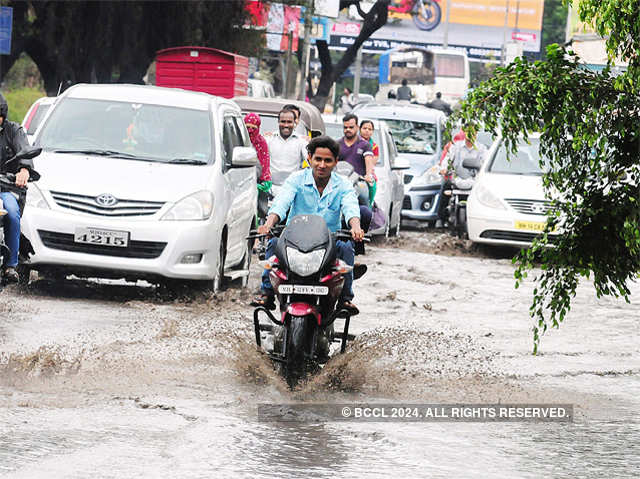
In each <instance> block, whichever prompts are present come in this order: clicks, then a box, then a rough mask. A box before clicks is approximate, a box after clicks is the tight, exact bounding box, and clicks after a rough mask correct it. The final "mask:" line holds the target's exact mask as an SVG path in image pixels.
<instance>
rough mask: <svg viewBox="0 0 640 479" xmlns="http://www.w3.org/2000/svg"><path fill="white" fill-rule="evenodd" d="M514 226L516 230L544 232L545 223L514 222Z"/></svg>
mask: <svg viewBox="0 0 640 479" xmlns="http://www.w3.org/2000/svg"><path fill="white" fill-rule="evenodd" d="M514 226H515V228H516V229H517V230H527V231H544V228H545V226H547V223H545V222H541V221H516V222H515V225H514Z"/></svg>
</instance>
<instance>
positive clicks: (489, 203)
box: [474, 183, 507, 210]
mask: <svg viewBox="0 0 640 479" xmlns="http://www.w3.org/2000/svg"><path fill="white" fill-rule="evenodd" d="M474 190H475V194H476V198H478V201H479V202H480V203H481V204H482V205H484V206H486V207H488V208H493V209H494V210H506V209H507V208H505V206H504V204H503V203H502V201H500V199H499V198H498V197H497V196H496V195H494V194H493V193H491V191H489V188H487V187H486V186H484V185H483V184H482V183H480V184H476V185H475V187H474Z"/></svg>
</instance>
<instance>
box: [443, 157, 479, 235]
mask: <svg viewBox="0 0 640 479" xmlns="http://www.w3.org/2000/svg"><path fill="white" fill-rule="evenodd" d="M462 166H464V167H465V168H467V169H468V170H470V171H471V176H472V177H473V178H475V176H476V174H477V173H478V171H479V170H480V167H481V166H482V162H481V161H479V160H478V159H475V158H474V159H470V158H467V159H465V160H464V161H463V162H462ZM470 193H471V188H469V189H461V188H456V187H455V182H454V183H452V184H451V185H450V187H449V189H445V190H444V191H443V194H445V195H447V196H450V197H451V199H450V200H449V204H448V205H447V209H446V211H447V218H448V222H449V231H450V233H451V234H452V235H454V236H457V237H458V238H461V239H463V238H467V237H468V231H467V199H468V198H469V194H470Z"/></svg>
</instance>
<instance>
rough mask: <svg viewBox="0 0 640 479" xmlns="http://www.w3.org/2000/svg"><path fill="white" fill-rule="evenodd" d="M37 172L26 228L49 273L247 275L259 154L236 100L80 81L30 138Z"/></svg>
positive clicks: (36, 264) (214, 279) (216, 279)
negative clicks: (36, 153) (35, 148)
mask: <svg viewBox="0 0 640 479" xmlns="http://www.w3.org/2000/svg"><path fill="white" fill-rule="evenodd" d="M35 144H36V145H37V146H41V147H42V148H43V152H42V154H41V155H40V156H39V157H38V158H37V159H36V160H35V161H34V163H35V168H36V169H37V170H38V171H39V172H40V173H41V174H42V180H41V181H40V182H38V184H37V185H35V184H34V185H32V186H30V187H29V195H28V196H27V208H26V209H25V214H24V218H23V222H22V227H23V228H22V229H23V232H24V233H25V235H26V236H27V237H28V238H29V239H30V241H31V244H32V245H33V248H34V250H35V255H33V257H32V260H31V266H32V267H33V268H34V269H36V270H38V271H45V272H48V271H51V274H52V275H53V276H61V275H63V274H76V275H80V276H91V277H96V276H97V277H111V278H126V279H137V278H152V279H153V278H174V279H197V280H206V281H209V282H210V285H211V288H212V289H213V290H217V289H220V286H221V284H222V281H223V279H224V277H243V278H244V281H243V282H244V283H245V284H246V277H247V276H248V273H249V262H250V260H251V250H250V249H249V244H248V241H247V240H246V237H247V235H248V233H249V230H250V228H251V225H252V224H253V218H254V216H255V212H256V201H257V190H256V169H255V165H256V161H257V160H256V152H255V150H254V149H253V147H252V146H251V142H250V140H249V135H248V133H247V131H246V128H245V126H244V122H243V121H242V115H241V113H240V108H239V107H238V106H237V105H236V104H235V103H234V102H232V101H230V100H226V99H224V98H218V97H214V96H212V95H207V94H205V93H197V92H190V91H184V90H179V89H173V88H160V87H154V86H138V85H76V86H73V87H71V88H69V89H68V90H67V91H65V92H64V93H63V94H62V95H61V96H60V97H59V99H58V101H56V103H55V105H54V106H53V107H52V109H51V111H50V112H49V114H48V115H47V117H46V119H45V120H44V123H43V124H42V126H41V127H40V128H38V131H37V133H36V138H35Z"/></svg>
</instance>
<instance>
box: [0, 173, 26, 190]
mask: <svg viewBox="0 0 640 479" xmlns="http://www.w3.org/2000/svg"><path fill="white" fill-rule="evenodd" d="M0 186H1V187H2V189H3V190H12V191H16V192H18V193H19V192H24V191H27V187H26V186H18V185H16V175H15V174H14V173H2V174H0Z"/></svg>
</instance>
